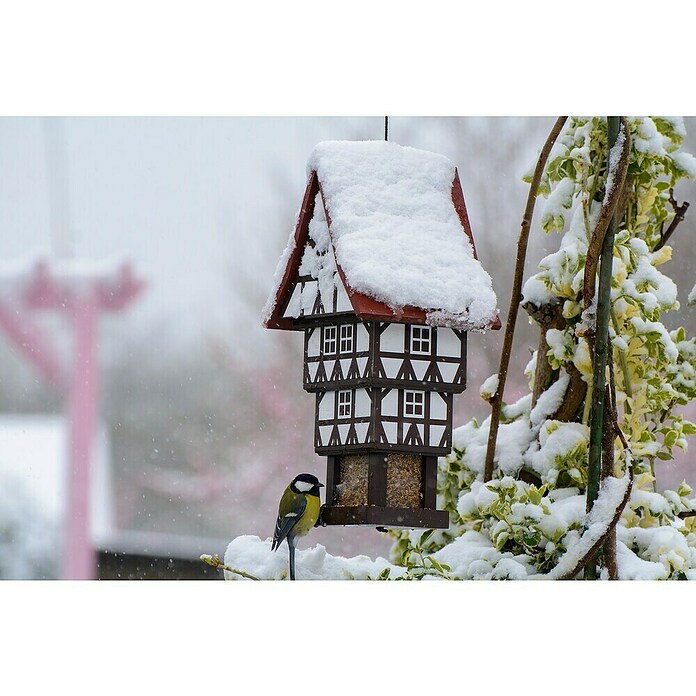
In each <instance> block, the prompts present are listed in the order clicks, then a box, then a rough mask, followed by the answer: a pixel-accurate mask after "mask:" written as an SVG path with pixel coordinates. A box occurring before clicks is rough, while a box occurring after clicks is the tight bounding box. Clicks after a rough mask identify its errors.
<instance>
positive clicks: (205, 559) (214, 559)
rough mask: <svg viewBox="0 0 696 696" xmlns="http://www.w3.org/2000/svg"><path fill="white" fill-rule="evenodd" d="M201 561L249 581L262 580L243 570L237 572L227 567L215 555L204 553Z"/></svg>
mask: <svg viewBox="0 0 696 696" xmlns="http://www.w3.org/2000/svg"><path fill="white" fill-rule="evenodd" d="M201 561H203V563H205V564H206V565H209V566H212V567H213V568H216V569H217V570H226V571H227V572H228V573H234V574H235V575H241V576H242V577H243V578H247V579H248V580H259V579H260V578H257V577H256V576H255V575H250V574H249V573H245V572H244V571H243V570H237V569H236V568H230V566H228V565H225V564H224V563H223V562H222V561H221V560H220V556H218V555H217V554H215V555H214V556H210V555H209V554H207V553H204V554H203V555H202V556H201Z"/></svg>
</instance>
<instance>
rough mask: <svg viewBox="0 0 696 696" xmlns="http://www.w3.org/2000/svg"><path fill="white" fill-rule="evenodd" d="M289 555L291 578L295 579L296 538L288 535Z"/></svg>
mask: <svg viewBox="0 0 696 696" xmlns="http://www.w3.org/2000/svg"><path fill="white" fill-rule="evenodd" d="M288 555H289V557H290V579H291V580H294V579H295V540H294V539H291V538H290V537H288Z"/></svg>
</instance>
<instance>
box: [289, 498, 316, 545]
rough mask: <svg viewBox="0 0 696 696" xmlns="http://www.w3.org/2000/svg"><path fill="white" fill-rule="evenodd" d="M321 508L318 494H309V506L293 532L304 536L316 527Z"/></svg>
mask: <svg viewBox="0 0 696 696" xmlns="http://www.w3.org/2000/svg"><path fill="white" fill-rule="evenodd" d="M320 508H321V501H320V500H319V498H318V497H317V496H316V495H308V496H307V507H306V508H305V512H304V515H302V518H301V519H300V520H299V522H298V523H297V524H296V525H295V528H294V529H293V534H294V535H296V536H304V535H305V534H307V533H308V532H309V530H310V529H311V528H312V527H314V525H315V524H316V522H317V520H318V519H319V509H320Z"/></svg>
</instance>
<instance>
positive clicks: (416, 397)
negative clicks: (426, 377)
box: [404, 391, 425, 417]
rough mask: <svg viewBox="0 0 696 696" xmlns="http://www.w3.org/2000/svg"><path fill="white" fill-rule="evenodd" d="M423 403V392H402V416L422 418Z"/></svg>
mask: <svg viewBox="0 0 696 696" xmlns="http://www.w3.org/2000/svg"><path fill="white" fill-rule="evenodd" d="M424 403H425V392H422V391H406V392H404V415H405V416H418V417H422V416H423V408H424V407H423V405H424Z"/></svg>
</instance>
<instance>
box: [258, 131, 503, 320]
mask: <svg viewBox="0 0 696 696" xmlns="http://www.w3.org/2000/svg"><path fill="white" fill-rule="evenodd" d="M307 170H308V175H309V179H310V181H311V178H312V174H313V172H316V174H317V177H318V180H319V186H320V190H321V194H322V198H323V202H324V206H325V207H326V211H327V213H328V217H329V230H330V237H331V242H332V245H333V250H334V252H335V257H336V262H337V264H338V267H339V269H340V270H341V271H342V273H343V275H344V278H345V283H346V285H347V286H348V288H350V289H351V290H352V291H354V292H357V293H360V294H362V295H365V296H367V297H369V298H373V299H375V300H377V301H378V302H380V303H383V304H385V305H387V306H388V307H390V308H393V309H399V308H403V307H415V308H419V309H421V310H425V311H426V312H427V315H426V323H430V324H439V325H449V326H455V327H458V328H465V329H482V328H488V327H489V326H490V325H491V324H492V323H494V322H495V320H496V318H497V299H496V296H495V293H494V292H493V288H492V282H491V278H490V276H489V275H488V273H486V271H485V270H484V269H483V267H482V266H481V264H480V263H479V261H478V260H477V259H476V257H475V251H474V248H473V246H472V243H471V241H470V238H469V235H468V230H466V229H465V228H464V225H463V224H462V219H461V217H460V212H458V210H457V208H456V207H455V203H454V200H453V187H459V182H458V180H456V184H455V177H456V176H457V175H456V168H455V166H454V164H453V163H452V162H451V161H450V160H449V159H447V158H446V157H444V156H443V155H439V154H435V153H432V152H427V151H425V150H417V149H415V148H411V147H404V146H401V145H397V144H396V143H391V142H385V141H377V140H373V141H358V142H354V141H327V142H322V143H319V144H318V145H317V146H316V147H315V148H314V150H313V151H312V153H311V155H310V158H309V162H308V164H307ZM462 204H463V201H462ZM463 215H464V217H466V212H465V211H464V212H463ZM467 225H468V222H467ZM297 241H298V240H297V239H296V237H292V236H291V238H290V241H289V244H288V248H286V250H285V252H284V254H283V256H282V257H281V262H280V263H279V265H278V269H277V271H276V278H275V281H276V282H275V288H274V291H273V294H272V296H271V298H269V302H268V303H267V305H266V310H265V312H266V318H268V317H269V316H270V314H271V311H272V310H273V309H274V305H275V301H276V300H277V299H278V298H277V297H276V295H277V293H278V288H279V287H280V284H281V282H282V280H283V273H284V270H285V267H286V265H287V264H288V261H289V259H290V256H291V254H292V253H293V251H294V249H295V245H296V244H297Z"/></svg>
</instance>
